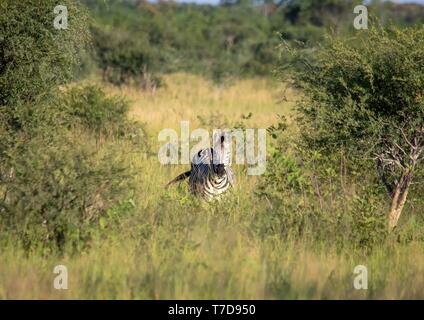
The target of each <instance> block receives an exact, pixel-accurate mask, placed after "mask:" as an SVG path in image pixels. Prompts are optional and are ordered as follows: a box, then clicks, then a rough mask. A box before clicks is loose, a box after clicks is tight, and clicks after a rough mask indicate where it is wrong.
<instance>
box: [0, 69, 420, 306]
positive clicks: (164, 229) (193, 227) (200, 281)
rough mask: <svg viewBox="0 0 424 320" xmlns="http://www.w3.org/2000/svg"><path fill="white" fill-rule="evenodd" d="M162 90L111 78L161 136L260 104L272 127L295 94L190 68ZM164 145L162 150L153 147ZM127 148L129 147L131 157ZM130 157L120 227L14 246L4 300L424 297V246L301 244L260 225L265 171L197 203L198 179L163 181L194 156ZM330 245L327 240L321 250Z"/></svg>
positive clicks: (6, 254)
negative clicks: (367, 250)
mask: <svg viewBox="0 0 424 320" xmlns="http://www.w3.org/2000/svg"><path fill="white" fill-rule="evenodd" d="M165 83H166V86H165V87H163V88H160V89H159V90H158V91H157V92H156V95H154V96H152V95H151V94H150V93H145V92H141V91H138V90H136V89H134V88H121V89H118V88H114V87H109V86H106V89H107V91H108V92H110V93H113V94H115V93H120V94H123V95H125V96H126V97H128V98H129V99H130V100H131V102H132V108H131V117H133V118H134V119H137V120H139V121H142V122H145V123H146V124H147V129H148V132H149V135H150V139H151V143H152V145H153V146H154V147H155V148H156V142H157V133H158V132H159V131H160V130H161V129H163V128H167V127H169V128H174V129H178V128H179V122H180V121H181V120H189V121H190V123H193V127H192V128H191V129H194V128H196V127H198V126H200V123H199V120H198V118H197V116H199V115H200V116H204V117H209V116H210V115H211V113H213V112H215V111H216V110H219V112H220V113H221V114H222V115H223V117H225V118H227V120H228V121H229V122H234V121H238V120H239V118H240V115H241V114H248V113H249V112H252V113H253V117H252V118H251V119H249V120H248V123H247V125H249V126H251V127H252V128H255V127H268V126H269V125H272V124H273V123H275V121H276V114H286V115H287V114H290V110H291V107H292V105H293V99H294V98H295V96H294V95H293V93H292V92H289V93H288V96H289V101H286V102H282V103H279V100H280V97H281V92H282V88H281V87H279V86H278V85H277V84H275V83H272V82H270V81H269V80H266V79H252V80H242V81H238V82H236V83H235V84H234V85H233V86H230V87H227V88H223V89H219V88H217V87H215V86H213V85H212V84H211V83H210V82H208V81H206V80H204V79H202V78H200V77H197V76H191V75H184V74H177V75H171V76H167V77H166V78H165ZM153 151H157V150H153ZM125 152H126V150H125V149H123V153H124V154H125ZM126 157H127V158H128V160H129V161H130V162H131V164H132V166H133V169H134V172H135V180H136V181H137V188H136V192H135V194H134V195H133V200H134V202H135V204H136V208H135V209H134V210H133V212H129V213H128V214H126V215H125V216H124V217H122V218H121V220H120V223H119V229H118V230H110V231H108V234H107V237H106V238H105V235H104V234H102V233H100V234H99V236H98V237H96V238H95V239H94V240H93V242H92V243H91V246H90V247H89V248H88V249H87V250H85V251H84V252H82V253H80V254H77V255H69V254H65V255H64V256H59V255H50V256H47V257H43V256H42V255H40V254H37V253H30V254H29V255H28V256H27V255H26V254H25V253H24V251H23V250H21V249H20V248H18V247H16V246H15V245H13V244H10V245H8V246H7V247H5V248H3V250H2V251H1V252H0V298H2V299H36V298H38V299H71V298H75V299H84V298H86V299H340V298H347V299H367V298H368V299H370V298H371V299H372V298H374V299H397V298H414V299H416V298H423V297H424V250H423V247H422V245H421V244H414V243H413V244H411V245H408V246H400V245H399V246H398V245H395V246H391V245H388V246H387V247H386V246H383V247H378V248H376V249H375V250H374V251H373V252H372V253H371V254H369V255H363V254H361V252H350V251H344V252H342V253H341V252H338V251H337V250H336V249H335V248H332V247H331V246H330V247H329V246H323V247H321V246H320V245H319V244H311V243H307V242H302V241H287V240H282V239H279V238H275V237H265V238H262V237H260V236H258V235H257V234H256V233H255V230H254V226H255V224H254V221H255V218H256V217H257V216H258V215H266V214H267V212H271V210H272V208H270V207H269V206H267V203H266V202H263V201H259V200H258V199H257V198H256V197H255V196H254V190H255V186H256V182H257V180H258V179H260V177H251V176H247V175H246V172H245V168H244V167H242V166H236V167H235V169H236V174H237V181H238V184H237V187H236V189H235V190H234V191H233V192H232V193H231V194H230V195H229V196H228V199H226V200H224V202H223V204H221V206H224V207H225V210H223V209H222V208H220V207H219V206H216V205H214V204H202V203H198V202H197V201H195V200H194V199H193V198H192V197H191V196H190V195H189V194H188V191H187V186H186V185H184V184H182V185H181V186H175V187H173V188H171V189H168V190H165V189H164V188H163V186H164V184H165V183H166V182H167V181H168V180H170V179H171V178H173V177H174V176H175V175H176V174H177V173H179V172H181V171H182V170H185V169H187V168H188V165H177V166H162V165H160V164H159V162H158V159H157V157H156V156H151V157H148V158H147V159H144V158H141V157H140V155H139V154H138V153H130V152H128V153H127V154H126ZM319 248H321V249H319ZM58 264H63V265H66V266H67V267H68V272H69V289H68V290H62V291H61V290H56V289H54V288H53V279H54V277H55V276H56V275H55V274H53V268H54V266H55V265H58ZM358 264H362V265H366V266H367V267H368V270H369V271H368V272H369V289H368V290H355V289H354V288H353V280H354V276H355V275H354V274H353V269H354V267H355V266H356V265H358Z"/></svg>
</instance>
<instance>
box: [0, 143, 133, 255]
mask: <svg viewBox="0 0 424 320" xmlns="http://www.w3.org/2000/svg"><path fill="white" fill-rule="evenodd" d="M81 142H82V140H78V139H76V138H75V137H68V136H66V135H60V136H57V137H56V138H55V139H54V141H52V142H50V143H49V144H48V145H46V144H45V140H43V139H38V138H35V139H32V140H31V141H30V142H29V143H27V144H26V145H25V147H24V150H22V148H20V150H11V151H10V158H11V160H10V161H11V163H12V164H13V166H12V172H11V175H10V177H9V179H8V182H7V183H6V184H5V185H4V186H3V187H4V190H3V193H2V199H3V201H2V212H1V220H0V225H1V226H2V227H3V232H4V231H6V232H8V234H9V235H12V237H14V238H15V239H17V240H18V241H20V242H21V243H22V244H23V245H24V246H25V247H26V248H27V249H31V248H34V247H45V248H51V249H54V248H63V247H64V246H65V245H66V246H68V247H72V248H74V249H81V248H82V247H84V246H85V245H86V244H87V243H88V241H89V240H90V236H91V235H92V233H93V232H94V231H95V230H96V228H97V227H96V226H98V223H99V219H100V218H102V217H105V216H106V211H107V210H108V209H109V208H110V207H111V206H113V204H115V203H117V202H118V201H119V200H121V199H123V198H125V197H126V196H128V192H129V190H130V189H129V181H131V180H130V175H129V173H128V169H127V167H126V165H125V161H124V160H123V159H122V156H121V154H122V153H121V152H122V150H118V149H117V148H116V147H114V146H113V145H108V146H107V148H104V149H102V150H98V151H97V150H96V148H95V147H94V146H93V145H90V144H88V143H87V140H85V141H84V143H81ZM106 217H107V216H106Z"/></svg>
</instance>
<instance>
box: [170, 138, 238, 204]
mask: <svg viewBox="0 0 424 320" xmlns="http://www.w3.org/2000/svg"><path fill="white" fill-rule="evenodd" d="M186 178H188V179H189V185H190V191H191V193H192V194H194V195H195V196H198V197H200V198H203V199H205V200H207V201H210V200H212V199H216V198H219V197H220V196H221V195H222V194H223V193H224V192H226V191H227V190H228V189H229V188H231V187H232V186H234V183H235V178H234V173H233V171H232V170H231V167H230V166H229V154H228V149H227V148H225V137H224V135H222V136H221V137H220V143H219V145H218V147H217V148H207V149H201V150H200V151H199V152H198V153H197V154H196V155H195V156H194V157H193V160H192V162H191V170H189V171H186V172H184V173H182V174H180V175H179V176H177V177H176V178H175V179H173V180H171V181H170V182H169V183H168V184H167V187H168V186H169V185H171V184H173V183H176V182H179V181H182V180H185V179H186Z"/></svg>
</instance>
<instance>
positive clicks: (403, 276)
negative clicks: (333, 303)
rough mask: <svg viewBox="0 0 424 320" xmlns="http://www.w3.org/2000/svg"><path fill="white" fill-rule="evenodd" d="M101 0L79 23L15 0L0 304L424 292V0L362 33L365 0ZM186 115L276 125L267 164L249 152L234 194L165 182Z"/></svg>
mask: <svg viewBox="0 0 424 320" xmlns="http://www.w3.org/2000/svg"><path fill="white" fill-rule="evenodd" d="M84 2H85V4H87V8H85V7H84V6H82V5H80V4H77V3H76V2H73V1H61V4H66V5H67V6H68V10H69V16H70V20H69V22H70V27H69V29H68V30H66V32H62V31H58V30H55V29H53V27H52V21H53V19H54V17H55V15H54V13H53V10H52V8H54V6H55V5H56V1H54V0H43V1H41V2H40V1H35V0H34V1H25V2H15V1H9V0H3V1H0V11H2V12H6V13H7V14H5V15H1V16H0V119H1V123H0V249H1V250H0V298H3V299H16V298H29V299H33V298H41V299H69V298H77V299H82V298H88V299H115V298H118V299H190V298H191V299H220V298H221V299H230V298H231V299H264V298H265V299H340V298H348V299H382V298H383V299H398V298H412V299H419V298H423V297H424V276H423V275H424V272H423V271H424V243H423V241H424V221H423V220H424V216H423V209H424V202H423V197H422V193H423V185H422V182H423V173H424V172H423V165H422V160H421V159H422V158H420V155H418V156H417V157H416V158H414V157H415V153H414V152H415V151H416V150H418V149H419V148H420V146H421V143H422V142H421V141H422V140H420V139H423V138H422V131H420V130H422V128H423V119H424V115H423V112H424V109H423V108H424V107H423V106H424V102H423V90H424V62H423V57H424V52H423V51H424V46H423V45H422V44H423V41H424V32H423V29H422V27H420V26H416V27H414V26H412V27H407V25H408V24H410V25H412V24H418V22H419V21H422V20H420V19H422V16H420V15H419V14H417V12H419V11H418V10H414V15H412V16H410V15H407V14H405V15H406V16H408V17H409V18H408V19H405V15H396V16H394V22H395V24H391V25H389V24H387V25H380V24H379V23H378V22H377V21H375V20H373V21H372V23H374V22H375V24H374V27H372V28H371V29H370V30H361V31H354V30H351V29H350V27H349V25H348V23H346V20H347V19H343V14H345V15H347V16H350V15H349V14H350V12H351V11H352V10H351V6H352V5H353V2H349V1H328V2H326V1H324V2H321V1H320V2H318V1H305V2H298V1H292V2H289V4H288V5H286V6H282V7H279V6H276V5H272V4H269V3H268V5H269V7H267V6H260V7H258V6H256V7H252V6H249V5H248V4H247V3H244V2H242V3H239V4H231V3H226V4H225V5H222V6H219V7H207V6H195V5H184V6H180V5H176V4H173V3H171V4H166V3H165V4H163V3H161V4H149V3H145V2H141V1H140V2H137V1H132V2H131V1H128V3H127V2H124V4H119V3H117V2H109V4H108V5H109V7H107V6H106V7H105V6H104V3H103V1H84ZM319 3H321V5H320V4H319ZM392 6H394V5H392V4H387V5H386V7H385V11H382V12H384V13H385V16H386V17H387V19H388V17H390V15H391V14H393V9H391V8H392ZM35 8H36V10H37V15H36V17H34V15H33V14H32V13H33V12H34V10H35ZM399 8H403V10H405V11H401V12H407V10H406V9H405V7H399ZM417 8H421V7H417ZM268 9H269V10H270V11H268ZM421 9H422V8H421ZM138 10H139V11H138ZM246 11H247V12H248V13H249V14H243V15H242V14H240V13H241V12H246ZM317 12H321V13H326V14H320V15H318V14H317ZM334 12H338V15H337V16H336V17H338V19H335V18H334V17H335V16H334V15H332V14H334ZM127 14H128V19H126V20H125V21H124V20H123V19H121V18H122V16H123V15H127ZM249 15H250V17H249ZM252 16H253V17H257V18H258V19H257V20H255V19H253V18H252ZM10 17H13V19H11V18H10ZM75 17H78V19H75ZM140 17H145V19H140ZM170 17H172V19H171V18H170ZM281 17H283V18H284V19H280V18H281ZM411 17H412V18H411ZM244 19H246V20H244ZM320 19H321V20H320ZM411 19H413V20H411ZM240 20H242V21H240ZM253 20H255V21H254V22H252V21H253ZM211 21H212V22H213V21H218V22H219V23H218V22H216V23H215V22H213V23H212V22H211ZM411 21H412V22H411ZM138 22H140V23H142V24H140V25H138V24H137V23H138ZM372 23H370V24H372ZM29 25H30V26H31V27H29ZM175 26H180V27H179V28H174V27H175ZM182 26H184V28H186V29H187V30H185V31H183V30H182V29H181V28H182ZM236 26H237V28H236ZM335 26H338V28H337V30H336V31H337V32H336V34H331V35H330V36H327V37H325V36H324V35H325V31H326V30H327V28H329V27H335ZM202 28H203V29H202ZM146 30H147V31H146ZM171 30H172V32H173V33H169V32H170V31H171ZM275 32H281V34H280V36H278V35H277V36H275ZM135 35H137V37H135ZM348 35H349V36H348ZM224 36H225V37H224ZM221 37H224V38H223V39H221ZM302 37H304V38H302ZM229 38H231V39H233V40H232V42H231V46H230V44H229V43H228V41H229V40H228V39H229ZM221 40H222V41H221ZM295 40H296V41H295ZM297 40H306V43H303V42H302V43H299V42H298V41H297ZM87 46H88V47H90V46H91V49H92V50H91V51H90V50H89V49H88V50H87ZM223 48H224V49H225V48H226V50H223ZM252 48H257V49H258V48H261V49H258V50H253V49H252ZM205 54H208V55H207V56H204V55H205ZM232 68H233V69H232ZM223 71H225V72H228V74H226V73H225V72H223ZM182 120H188V121H189V122H190V129H191V130H194V129H196V128H200V127H202V128H206V129H213V128H232V127H242V128H267V129H268V137H267V144H268V148H267V150H268V153H267V171H266V173H265V174H264V175H262V176H248V175H247V172H246V169H247V168H246V166H245V165H234V170H235V173H236V179H237V185H236V187H235V188H234V190H232V191H231V192H230V193H229V194H228V195H227V196H226V197H225V198H224V199H222V201H221V202H219V203H216V202H213V203H204V202H202V201H201V200H199V199H195V198H193V196H192V195H190V194H189V191H188V188H187V185H185V184H180V185H177V186H176V187H175V188H170V189H165V188H164V185H165V184H166V183H167V182H168V181H169V180H170V179H172V178H173V177H174V176H175V175H176V174H178V173H180V172H181V171H183V170H185V169H186V168H187V167H188V166H187V165H169V166H167V165H161V164H160V163H159V161H158V158H157V150H158V148H159V146H160V145H159V142H158V139H157V136H158V133H159V131H160V130H162V129H164V128H173V129H179V126H180V121H182ZM414 159H415V160H414ZM406 177H407V178H406ZM397 189H398V190H399V192H398V193H399V195H401V194H405V191H406V195H405V201H404V202H403V204H402V203H400V200H399V199H400V198H403V197H401V196H399V195H398V196H397V197H395V194H396V192H395V190H397ZM393 206H395V207H393ZM400 206H401V207H400ZM399 207H400V211H397V209H399ZM393 208H394V209H395V210H394V211H393V210H392V209H393ZM393 212H396V213H398V212H400V213H399V216H398V218H399V220H396V223H395V224H394V225H393V224H390V223H389V220H390V219H389V218H390V216H391V215H392V213H393ZM59 264H61V265H65V266H67V268H68V277H69V284H68V286H69V288H68V290H56V289H54V288H53V285H52V283H53V279H54V277H55V274H54V273H53V268H54V266H56V265H59ZM357 265H364V266H366V267H367V268H368V289H367V290H356V289H355V288H354V286H353V280H354V277H355V274H354V273H353V270H354V268H355V266H357Z"/></svg>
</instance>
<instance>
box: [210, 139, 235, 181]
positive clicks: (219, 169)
mask: <svg viewBox="0 0 424 320" xmlns="http://www.w3.org/2000/svg"><path fill="white" fill-rule="evenodd" d="M211 150H212V163H211V165H212V171H213V173H214V174H215V175H217V176H219V177H222V176H223V175H225V174H226V171H225V167H226V166H227V165H229V163H230V151H229V144H228V139H227V138H226V137H225V133H224V134H220V136H219V137H218V141H217V143H215V145H214V148H212V149H211Z"/></svg>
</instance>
